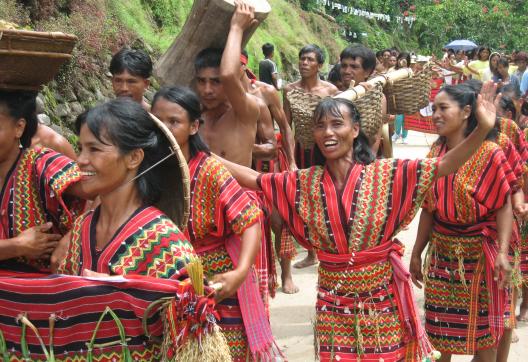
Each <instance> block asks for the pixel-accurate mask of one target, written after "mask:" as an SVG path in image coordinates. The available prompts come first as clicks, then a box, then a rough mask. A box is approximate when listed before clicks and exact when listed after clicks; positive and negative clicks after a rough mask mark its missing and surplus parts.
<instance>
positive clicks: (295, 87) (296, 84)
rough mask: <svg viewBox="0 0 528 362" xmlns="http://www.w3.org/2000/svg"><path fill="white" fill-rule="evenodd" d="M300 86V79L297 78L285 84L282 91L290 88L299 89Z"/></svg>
mask: <svg viewBox="0 0 528 362" xmlns="http://www.w3.org/2000/svg"><path fill="white" fill-rule="evenodd" d="M300 88H301V81H300V80H298V81H296V82H293V83H288V84H286V86H285V87H284V92H285V93H288V92H289V91H291V90H292V89H300Z"/></svg>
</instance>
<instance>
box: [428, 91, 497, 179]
mask: <svg viewBox="0 0 528 362" xmlns="http://www.w3.org/2000/svg"><path fill="white" fill-rule="evenodd" d="M495 90H496V85H495V84H493V82H486V83H484V85H483V86H482V91H481V94H479V96H478V100H477V109H476V116H477V121H478V125H477V127H476V128H475V129H474V130H473V132H471V134H470V135H469V136H467V137H466V138H465V139H464V140H463V141H462V142H461V143H460V144H458V145H457V146H456V147H455V148H453V149H452V150H450V151H449V152H447V153H446V154H445V156H444V157H442V159H441V161H440V163H439V165H438V177H443V176H447V175H449V174H451V173H453V172H455V171H456V170H458V168H459V167H461V166H462V165H463V164H464V163H465V162H466V161H467V160H468V159H469V158H470V157H471V156H472V155H473V153H474V152H475V151H476V150H477V149H478V148H479V147H480V145H481V144H482V141H484V140H485V139H486V136H487V135H488V133H489V131H491V129H492V128H493V126H494V125H495V119H496V116H497V112H496V109H495V105H494V104H493V98H494V96H495Z"/></svg>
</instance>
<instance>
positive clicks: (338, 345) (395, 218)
mask: <svg viewBox="0 0 528 362" xmlns="http://www.w3.org/2000/svg"><path fill="white" fill-rule="evenodd" d="M253 21H254V16H253V10H252V8H251V7H250V6H248V5H247V4H245V3H238V2H237V4H236V10H235V13H234V15H233V17H232V19H231V24H230V31H229V35H228V38H227V43H226V46H225V48H224V49H214V48H208V49H204V50H202V51H201V52H200V53H199V54H198V55H197V57H196V60H195V71H196V77H195V90H196V94H195V93H194V92H193V91H192V90H190V89H188V88H185V87H180V86H177V85H175V86H170V87H164V88H162V89H160V90H159V91H158V92H157V93H156V95H155V96H154V100H153V102H152V105H148V104H146V102H145V101H144V100H143V93H144V91H145V90H146V88H147V87H148V86H149V82H148V78H149V77H150V76H151V72H152V63H151V61H150V59H149V58H148V56H147V55H146V54H144V53H143V52H141V51H135V50H130V49H124V50H122V51H120V52H119V53H117V54H116V55H115V56H114V57H113V59H112V62H111V65H110V71H111V73H112V85H113V87H114V91H115V93H116V96H117V97H118V99H116V100H113V101H110V102H108V103H106V104H103V105H100V106H97V107H94V108H93V109H90V110H89V111H87V112H86V113H84V114H82V115H81V116H79V117H78V119H77V121H76V132H77V134H78V135H79V154H78V156H77V157H76V160H75V161H73V160H71V159H69V158H68V157H66V156H63V155H61V154H59V153H57V152H55V151H51V150H50V149H48V148H42V147H40V146H35V147H31V140H32V139H33V138H34V136H35V132H36V130H37V128H38V121H37V119H36V117H35V108H36V103H35V98H36V94H34V93H25V92H14V91H13V92H11V91H1V92H0V125H1V127H2V132H1V133H0V136H1V138H2V139H1V141H2V142H0V143H1V144H2V147H1V150H0V151H1V153H0V156H1V159H0V177H1V178H2V180H3V182H4V186H3V189H2V194H1V202H2V209H1V212H0V220H1V223H0V224H1V230H2V234H3V237H2V242H1V243H0V249H1V250H2V253H1V254H0V255H1V261H0V268H2V269H7V270H10V271H17V272H18V271H20V272H23V271H25V272H28V271H29V272H37V271H38V272H44V273H49V272H52V271H53V272H59V273H63V274H71V275H86V276H91V277H105V276H107V275H133V274H139V275H146V276H152V277H157V278H177V277H179V270H181V269H182V268H184V266H185V264H186V263H187V262H189V260H191V259H192V258H193V257H194V256H196V255H197V256H199V258H200V259H201V261H202V263H203V265H204V270H205V274H206V276H207V278H208V279H209V280H211V281H212V282H216V283H220V284H221V286H222V287H221V289H220V290H219V291H218V292H217V293H216V297H215V298H216V300H217V302H218V304H217V306H216V308H217V311H218V313H219V317H220V318H219V325H220V326H221V327H222V331H223V333H224V335H225V337H226V339H227V341H228V344H229V347H230V352H231V357H232V359H233V360H234V361H243V360H247V359H248V358H249V359H254V360H272V359H273V358H283V357H284V356H283V355H282V353H281V351H280V350H279V348H278V347H277V345H276V343H275V341H274V338H273V336H272V333H271V327H270V323H269V306H268V302H269V297H270V296H272V295H273V293H274V291H275V289H276V281H275V277H274V275H275V269H274V268H275V260H274V251H276V252H277V254H278V257H279V259H280V265H281V272H282V275H281V279H282V287H283V291H284V292H286V293H295V292H296V291H297V287H296V286H295V284H294V282H293V280H292V276H291V260H292V258H293V256H294V255H295V243H294V242H295V241H297V242H298V243H299V244H300V245H302V246H303V247H304V248H306V249H308V251H309V253H308V256H307V258H306V259H305V260H303V261H301V264H300V266H301V267H303V266H307V265H312V264H314V263H316V262H317V260H318V261H319V263H320V264H319V268H318V287H317V302H316V321H315V329H314V337H315V340H316V347H317V351H316V353H317V355H318V357H319V359H320V360H322V361H334V360H335V361H347V360H350V361H355V360H359V359H362V360H376V361H378V360H384V361H402V360H405V361H419V360H422V358H426V357H430V358H432V357H437V356H436V355H435V354H434V351H435V350H438V351H440V352H441V353H442V357H440V358H441V361H449V360H450V355H451V354H476V356H477V358H478V360H479V361H496V360H497V361H506V359H507V355H508V350H509V345H510V339H511V331H512V328H513V326H514V324H515V321H514V314H513V309H512V305H514V302H515V299H516V296H515V294H514V293H512V289H511V288H510V286H509V285H510V283H511V282H512V279H513V280H514V281H515V282H516V283H517V284H516V285H515V287H520V285H521V283H522V278H523V276H522V275H521V274H520V270H521V269H522V267H523V266H526V265H524V264H526V263H524V264H523V262H522V261H523V260H524V259H526V254H527V253H528V249H527V248H526V245H525V244H526V243H525V241H523V240H521V237H520V229H519V226H518V224H517V223H516V222H515V221H514V220H515V219H514V216H513V210H515V212H516V214H517V215H518V216H519V218H526V216H527V214H528V210H527V208H526V204H525V201H524V195H523V191H522V190H523V186H524V185H525V183H524V178H525V175H526V171H527V170H528V167H527V165H526V162H527V161H528V149H527V148H526V141H525V137H524V134H523V133H522V132H521V131H520V130H519V129H518V128H517V127H516V125H515V123H514V122H513V121H508V120H507V119H506V118H501V119H500V120H498V118H497V114H499V112H503V111H504V110H503V108H504V106H503V105H502V103H501V102H502V100H503V98H504V97H503V96H502V95H501V96H496V88H497V87H496V85H494V84H493V83H489V82H488V83H484V85H482V84H477V83H469V84H463V85H457V86H445V87H443V88H442V89H441V90H440V91H439V92H438V94H437V96H436V97H435V99H434V106H433V109H434V113H433V122H434V123H435V126H436V128H437V131H438V134H439V135H440V138H439V139H438V141H437V142H436V143H435V144H434V145H433V147H432V148H431V151H430V153H429V155H428V157H427V158H423V159H416V160H399V159H393V158H391V156H392V155H391V154H387V153H386V152H385V155H384V154H383V153H380V152H379V149H380V148H383V146H382V147H380V145H381V144H383V142H382V136H381V135H382V131H383V130H382V129H380V131H379V132H378V134H377V135H376V136H375V137H370V138H369V137H367V136H366V135H365V134H364V133H363V131H362V128H361V115H360V114H359V112H358V110H357V108H356V106H355V105H354V104H353V103H352V102H350V101H347V100H343V99H339V98H332V96H334V95H336V94H338V93H339V92H340V91H343V90H346V89H349V88H350V86H351V85H353V84H356V85H357V84H364V85H365V87H367V88H369V86H368V85H367V84H366V83H365V81H367V79H369V77H371V76H372V74H373V73H374V71H375V69H376V64H377V63H376V55H375V53H374V52H373V51H372V50H370V49H368V48H367V47H365V46H362V45H351V46H348V47H347V48H345V49H344V50H343V51H342V52H341V54H340V75H341V82H342V85H341V86H340V87H339V88H338V87H336V86H335V85H333V84H331V83H330V82H326V81H323V80H321V79H320V77H319V72H320V69H321V67H322V65H323V63H324V54H323V52H322V50H321V49H320V48H319V47H317V46H315V45H307V46H305V47H303V48H302V49H301V50H300V52H299V71H300V76H301V79H300V80H299V81H296V82H293V83H290V84H288V85H286V86H285V87H284V100H283V105H281V101H280V99H279V97H278V95H277V92H276V89H275V88H274V87H273V86H270V85H267V84H265V83H263V82H259V81H256V79H255V78H254V76H253V75H252V74H251V72H250V71H249V69H248V68H247V54H244V53H243V50H242V48H241V44H242V37H243V33H244V31H245V30H246V29H247V28H248V27H250V26H251V24H252V23H253ZM404 58H407V57H404ZM405 61H406V62H407V64H403V62H402V63H401V66H408V65H410V60H409V59H406V60H405ZM382 102H383V107H385V105H384V103H385V102H384V101H382ZM148 111H150V112H152V114H153V115H154V116H155V117H157V119H159V120H161V122H163V123H164V124H165V125H166V127H167V128H168V129H169V130H170V132H171V134H172V136H173V137H174V138H175V139H176V141H177V143H178V145H179V147H180V148H181V151H182V155H183V158H184V159H178V157H176V156H174V155H173V154H172V153H171V152H170V149H171V148H170V140H169V138H168V137H167V135H165V134H164V133H163V132H162V130H161V129H160V128H159V127H158V126H157V124H156V123H155V122H154V121H153V119H152V116H151V115H149V113H148ZM385 113H386V112H385ZM274 122H276V123H277V125H278V127H279V128H280V131H281V137H280V138H279V139H277V138H276V136H275V134H274V126H273V125H274ZM291 127H293V129H294V131H292V129H291ZM386 141H387V139H386ZM40 143H45V142H40ZM48 146H52V145H48ZM384 150H385V151H387V149H386V148H385V149H384ZM383 156H385V157H383ZM181 163H185V164H187V165H188V168H189V174H190V189H191V195H190V214H189V215H188V218H187V217H186V215H185V213H184V210H183V206H182V205H183V202H184V198H185V195H184V192H183V188H184V187H185V186H184V185H183V179H184V175H183V173H182V172H181V171H178V170H180V168H179V166H178V165H179V164H181ZM252 166H253V168H252ZM85 200H95V201H92V202H90V203H89V207H88V209H89V210H88V211H86V206H85ZM422 203H424V204H423V208H422V211H421V216H420V227H419V231H418V236H417V240H416V243H415V246H414V249H413V251H412V260H411V266H410V273H409V271H408V270H407V268H406V267H405V266H404V265H403V263H402V261H401V257H402V255H403V252H404V250H403V245H402V244H401V243H400V242H399V241H398V240H397V239H395V238H394V237H395V235H396V234H397V233H398V232H399V231H400V230H402V229H403V228H405V227H406V226H407V225H408V224H409V223H410V222H411V221H412V219H413V218H414V216H415V215H416V214H417V213H418V212H419V211H420V207H421V206H422ZM84 211H85V212H84ZM83 212H84V213H83ZM271 229H273V232H274V234H275V244H276V245H275V247H274V246H273V245H272V238H271V234H270V230H271ZM427 245H428V246H429V247H428V251H427V253H426V258H425V263H423V262H422V256H421V255H422V252H423V251H424V249H425V247H426V246H427ZM510 260H512V261H514V262H515V263H513V264H514V266H513V268H512V265H511V264H512V263H511V262H510ZM424 264H425V266H424ZM512 269H513V271H514V272H513V273H512ZM525 269H526V268H525ZM516 271H517V272H518V273H517V274H516ZM525 271H526V270H525ZM512 275H514V276H515V275H516V277H517V279H515V278H514V277H512ZM411 278H412V281H413V282H415V283H416V284H417V285H420V283H422V282H423V283H425V295H426V301H425V309H426V324H425V328H424V327H423V326H422V323H421V321H420V319H419V317H418V312H417V309H416V305H415V302H414V297H413V291H412V287H411ZM286 322H287V321H286ZM141 343H143V341H141ZM141 343H139V342H138V344H137V345H136V346H134V348H135V349H134V353H136V354H135V355H133V357H134V356H135V357H136V358H139V359H143V358H145V351H144V349H145V348H142V344H141ZM159 348H160V346H159V345H154V346H153V347H152V351H151V354H150V355H149V356H150V358H154V356H155V355H156V353H159Z"/></svg>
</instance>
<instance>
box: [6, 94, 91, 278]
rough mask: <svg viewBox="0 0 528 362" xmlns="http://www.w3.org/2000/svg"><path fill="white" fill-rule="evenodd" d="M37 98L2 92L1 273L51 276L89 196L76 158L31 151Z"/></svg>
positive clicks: (36, 148)
mask: <svg viewBox="0 0 528 362" xmlns="http://www.w3.org/2000/svg"><path fill="white" fill-rule="evenodd" d="M36 99H37V93H36V92H28V91H5V90H2V91H0V181H1V182H2V191H1V193H0V208H1V210H0V239H1V240H0V269H4V270H10V271H16V272H20V271H23V272H36V271H38V272H45V273H46V272H49V268H50V255H51V253H52V252H53V250H54V249H55V247H56V246H57V244H58V242H59V240H60V238H61V237H62V235H63V234H64V233H66V232H67V231H68V230H69V229H70V228H71V226H72V223H73V220H74V219H75V217H76V216H77V215H79V214H80V213H81V212H82V209H83V207H84V201H83V200H82V198H84V197H87V194H86V193H84V192H82V190H81V188H80V187H79V182H78V181H79V180H80V179H81V173H80V172H79V168H78V167H77V165H76V164H75V163H74V162H73V161H72V160H71V159H69V158H68V157H66V156H63V155H61V154H60V153H57V152H55V151H52V150H50V149H47V148H43V147H35V148H31V139H32V138H33V136H34V135H35V132H36V130H37V125H38V120H37V114H36V109H37V105H36Z"/></svg>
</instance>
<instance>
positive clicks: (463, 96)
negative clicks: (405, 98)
mask: <svg viewBox="0 0 528 362" xmlns="http://www.w3.org/2000/svg"><path fill="white" fill-rule="evenodd" d="M466 83H467V82H466ZM466 83H463V84H458V85H445V86H443V87H442V89H440V92H438V94H440V93H442V92H443V93H446V94H447V95H448V96H449V98H451V100H453V101H454V102H456V103H457V104H458V106H459V107H460V108H464V107H465V106H470V107H471V112H470V114H469V117H468V121H467V126H466V129H465V131H464V136H465V137H467V136H469V135H470V133H471V132H473V130H474V129H475V128H476V127H477V124H478V121H477V116H476V107H477V96H478V94H479V93H480V89H479V90H478V91H476V90H475V88H473V87H472V86H470V85H467V84H466ZM496 136H497V130H496V129H492V130H491V131H490V133H488V135H487V137H486V139H489V140H493V139H495V137H496ZM439 141H441V142H443V141H445V137H443V136H441V137H439Z"/></svg>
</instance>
